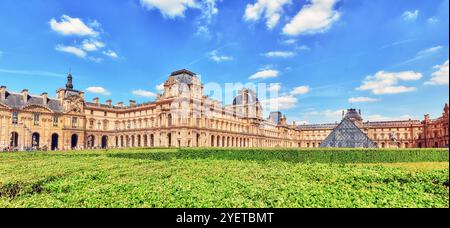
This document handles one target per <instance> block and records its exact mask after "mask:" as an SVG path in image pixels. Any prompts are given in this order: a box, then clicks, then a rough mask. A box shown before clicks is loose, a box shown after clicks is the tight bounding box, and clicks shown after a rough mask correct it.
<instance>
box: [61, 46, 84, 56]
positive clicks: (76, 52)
mask: <svg viewBox="0 0 450 228" xmlns="http://www.w3.org/2000/svg"><path fill="white" fill-rule="evenodd" d="M55 50H57V51H60V52H65V53H70V54H73V55H75V56H77V57H80V58H82V59H84V58H86V55H87V54H86V52H85V51H83V50H82V49H80V48H77V47H74V46H64V45H58V46H56V48H55Z"/></svg>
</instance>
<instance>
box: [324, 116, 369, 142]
mask: <svg viewBox="0 0 450 228" xmlns="http://www.w3.org/2000/svg"><path fill="white" fill-rule="evenodd" d="M320 147H321V148H377V145H376V144H375V143H373V142H372V141H371V140H370V139H369V137H367V135H366V134H364V132H362V131H361V129H359V128H358V127H357V126H356V125H355V124H354V123H353V122H352V121H351V120H350V119H348V118H344V120H342V122H341V123H340V124H339V125H338V126H337V127H336V128H335V129H334V130H333V132H332V133H331V134H330V135H329V136H328V137H327V138H326V139H325V141H323V142H322V144H321V145H320Z"/></svg>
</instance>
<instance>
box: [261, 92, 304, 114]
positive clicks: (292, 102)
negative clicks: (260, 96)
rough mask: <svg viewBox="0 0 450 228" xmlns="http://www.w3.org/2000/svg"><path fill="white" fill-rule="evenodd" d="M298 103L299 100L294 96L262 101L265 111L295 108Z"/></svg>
mask: <svg viewBox="0 0 450 228" xmlns="http://www.w3.org/2000/svg"><path fill="white" fill-rule="evenodd" d="M297 103H298V99H297V98H296V97H294V96H281V97H276V98H271V99H267V100H263V101H261V105H262V106H263V108H264V110H267V111H280V110H288V109H291V108H294V107H295V106H296V105H297Z"/></svg>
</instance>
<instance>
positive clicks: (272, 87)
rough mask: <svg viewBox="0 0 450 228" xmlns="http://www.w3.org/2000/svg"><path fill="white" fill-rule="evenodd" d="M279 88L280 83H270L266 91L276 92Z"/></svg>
mask: <svg viewBox="0 0 450 228" xmlns="http://www.w3.org/2000/svg"><path fill="white" fill-rule="evenodd" d="M280 90H281V83H271V84H270V85H269V89H268V91H269V92H271V93H278V92H279V91H280Z"/></svg>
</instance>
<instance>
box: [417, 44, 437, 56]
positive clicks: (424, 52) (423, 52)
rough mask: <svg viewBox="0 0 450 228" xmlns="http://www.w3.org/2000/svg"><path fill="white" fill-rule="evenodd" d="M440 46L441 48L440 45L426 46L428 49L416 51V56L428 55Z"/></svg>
mask: <svg viewBox="0 0 450 228" xmlns="http://www.w3.org/2000/svg"><path fill="white" fill-rule="evenodd" d="M442 48H443V47H442V46H436V47H431V48H428V49H425V50H422V51H420V52H419V53H417V56H425V55H430V54H433V53H435V52H438V51H439V50H441V49H442Z"/></svg>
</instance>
